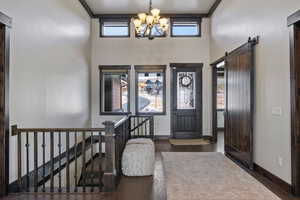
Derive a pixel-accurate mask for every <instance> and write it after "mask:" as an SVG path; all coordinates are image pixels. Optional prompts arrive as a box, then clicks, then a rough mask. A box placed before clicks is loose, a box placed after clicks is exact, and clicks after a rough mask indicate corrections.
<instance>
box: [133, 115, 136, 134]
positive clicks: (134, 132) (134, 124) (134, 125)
mask: <svg viewBox="0 0 300 200" xmlns="http://www.w3.org/2000/svg"><path fill="white" fill-rule="evenodd" d="M135 119H136V118H135V117H134V118H133V129H134V131H133V136H135V135H136V129H135V128H136V123H135Z"/></svg>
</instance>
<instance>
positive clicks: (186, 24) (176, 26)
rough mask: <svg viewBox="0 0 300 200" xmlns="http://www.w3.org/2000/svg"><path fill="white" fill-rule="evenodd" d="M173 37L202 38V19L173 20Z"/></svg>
mask: <svg viewBox="0 0 300 200" xmlns="http://www.w3.org/2000/svg"><path fill="white" fill-rule="evenodd" d="M171 36H172V37H200V36H201V18H176V17H175V18H171Z"/></svg>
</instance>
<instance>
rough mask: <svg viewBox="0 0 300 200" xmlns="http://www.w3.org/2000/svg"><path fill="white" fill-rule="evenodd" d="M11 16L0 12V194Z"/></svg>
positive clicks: (3, 189) (4, 181)
mask: <svg viewBox="0 0 300 200" xmlns="http://www.w3.org/2000/svg"><path fill="white" fill-rule="evenodd" d="M10 27H11V18H10V17H8V16H6V15H5V14H3V13H1V12H0V160H1V161H2V162H0V196H4V195H6V194H7V189H8V187H7V186H8V183H9V179H8V178H9V51H10V37H9V36H10Z"/></svg>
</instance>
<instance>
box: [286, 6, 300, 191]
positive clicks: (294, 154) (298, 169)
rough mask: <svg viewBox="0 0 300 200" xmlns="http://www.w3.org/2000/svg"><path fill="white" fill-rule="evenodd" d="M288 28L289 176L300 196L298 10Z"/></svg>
mask: <svg viewBox="0 0 300 200" xmlns="http://www.w3.org/2000/svg"><path fill="white" fill-rule="evenodd" d="M287 21H288V26H289V31H290V73H291V75H290V83H291V86H290V89H291V161H292V163H291V167H292V169H291V174H292V193H293V194H294V195H296V196H300V150H299V147H300V135H299V134H300V133H299V131H300V130H299V128H297V127H298V126H299V125H298V123H297V121H299V120H300V116H299V115H300V112H299V111H298V112H297V107H298V106H297V99H298V98H300V97H299V92H300V91H299V88H300V85H299V83H297V82H299V78H298V80H297V76H296V73H297V72H298V70H299V67H300V58H299V57H298V56H297V53H299V51H300V50H297V51H298V52H296V46H295V31H296V30H295V29H296V28H297V29H299V30H300V10H299V11H297V12H296V13H294V14H293V15H291V16H289V17H288V19H287ZM299 48H300V46H299Z"/></svg>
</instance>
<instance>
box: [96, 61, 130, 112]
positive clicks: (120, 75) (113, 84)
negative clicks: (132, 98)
mask: <svg viewBox="0 0 300 200" xmlns="http://www.w3.org/2000/svg"><path fill="white" fill-rule="evenodd" d="M99 69H100V105H101V108H100V113H101V114H102V115H105V114H107V115H122V114H128V113H129V111H130V109H129V106H130V104H129V91H130V90H129V88H130V81H129V80H130V79H129V71H130V66H100V67H99Z"/></svg>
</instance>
